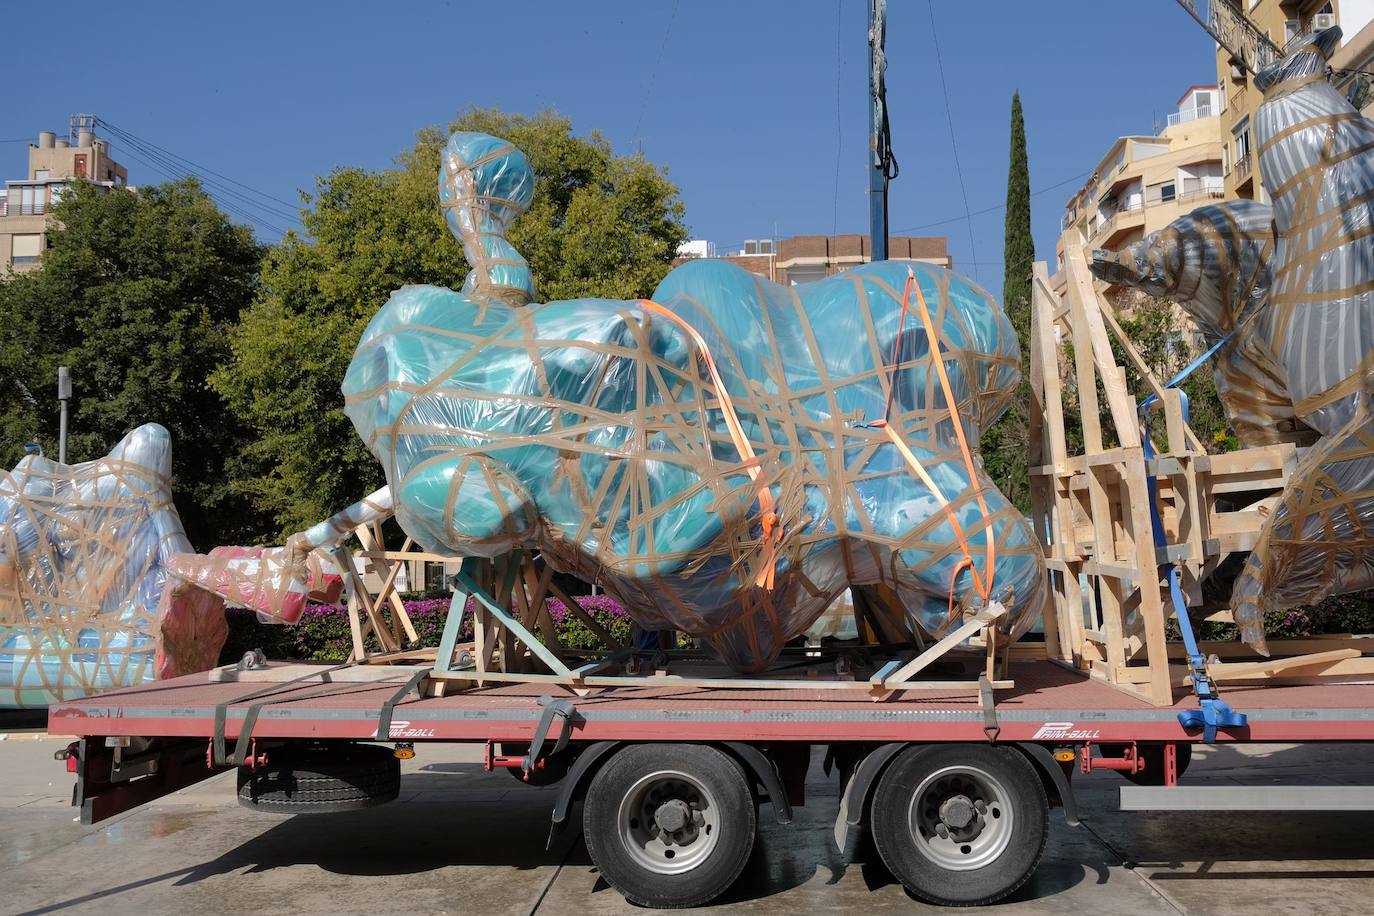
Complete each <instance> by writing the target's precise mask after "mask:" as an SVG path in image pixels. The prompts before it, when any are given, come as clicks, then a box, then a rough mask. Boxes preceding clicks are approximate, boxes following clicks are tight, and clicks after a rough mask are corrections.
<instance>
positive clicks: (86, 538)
mask: <svg viewBox="0 0 1374 916" xmlns="http://www.w3.org/2000/svg"><path fill="white" fill-rule="evenodd" d="M171 472H172V443H171V437H170V435H169V434H168V433H167V430H165V429H164V428H162V427H161V426H158V425H157V424H155V423H150V424H147V425H145V426H140V427H139V428H138V429H135V430H134V431H133V432H131V433H129V434H128V435H127V436H125V437H124V438H123V439H122V440H120V442H119V444H118V445H116V446H115V448H114V449H113V450H112V451H111V452H110V454H109V455H107V456H106V457H104V458H101V459H98V460H96V461H89V462H86V463H83V464H75V465H64V464H59V463H58V462H55V461H51V460H49V459H47V458H43V457H41V456H38V455H29V456H26V457H25V458H24V459H23V460H22V461H20V462H19V464H18V466H17V467H15V469H14V470H13V471H12V472H10V473H9V474H7V475H3V476H0V707H3V706H13V707H20V708H24V707H42V706H45V705H47V704H48V703H50V702H53V701H56V700H63V699H71V698H73V697H80V696H83V695H85V694H88V693H93V692H97V691H100V690H108V689H112V688H115V687H127V686H130V685H133V684H137V683H141V682H143V681H150V680H153V679H155V678H168V677H175V676H177V675H180V674H188V673H190V672H193V671H204V670H205V669H207V668H209V667H211V666H213V665H214V664H215V663H216V662H217V660H218V659H219V653H220V648H221V647H222V646H223V645H224V640H225V638H226V637H227V635H228V627H227V625H226V623H225V619H224V605H225V600H226V599H228V600H229V601H230V602H231V603H234V604H239V605H242V606H245V607H250V608H254V609H256V610H258V611H259V613H260V614H262V615H264V616H265V617H267V618H269V619H274V620H279V621H282V622H292V621H294V620H295V619H296V617H298V616H299V615H300V611H301V610H302V609H303V608H304V605H305V601H306V599H307V598H314V599H316V600H326V601H328V600H333V599H334V598H336V597H337V596H338V594H339V590H340V588H341V587H342V580H341V579H340V577H338V576H326V575H325V574H324V572H323V570H322V569H321V568H320V564H319V561H318V559H315V558H314V557H313V556H310V555H309V553H308V547H307V548H305V549H304V550H302V549H300V548H299V547H294V546H292V547H288V548H239V547H217V548H215V549H214V550H213V551H211V552H210V554H209V556H202V555H199V554H196V553H194V552H193V551H192V548H191V544H190V542H189V541H187V539H186V533H185V531H184V529H183V528H182V525H181V519H180V518H179V517H178V516H177V512H176V508H175V507H174V506H173V505H172V494H171V488H170V487H171V483H170V481H171Z"/></svg>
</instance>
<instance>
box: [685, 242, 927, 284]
mask: <svg viewBox="0 0 1374 916" xmlns="http://www.w3.org/2000/svg"><path fill="white" fill-rule="evenodd" d="M887 256H888V257H889V258H891V259H893V260H908V261H924V262H925V263H927V264H935V265H936V266H939V267H953V266H954V261H953V259H952V258H950V256H949V242H948V240H946V239H945V238H944V237H943V236H907V235H899V236H893V237H892V238H890V239H888V243H887ZM692 258H720V259H721V260H725V261H730V262H731V263H733V264H738V265H739V266H740V267H743V268H744V269H745V270H747V271H749V272H750V273H755V274H758V275H759V276H763V277H767V278H768V279H770V280H773V281H774V282H776V283H781V284H783V285H795V284H797V283H806V282H809V281H811V280H821V279H824V278H826V277H828V276H830V275H831V274H837V273H840V272H841V271H844V270H848V269H849V268H851V267H855V266H857V265H859V264H867V263H868V262H869V261H871V260H873V249H872V246H871V245H870V243H869V240H868V236H866V235H794V236H792V237H791V238H786V239H781V240H778V241H776V242H775V241H774V240H773V239H750V240H749V241H747V242H745V243H744V245H743V247H742V248H740V249H738V250H736V251H730V252H727V253H724V254H721V253H717V251H716V248H715V246H714V245H712V244H711V243H710V242H707V241H705V240H701V239H694V240H692V241H690V242H686V243H684V244H683V245H682V247H681V248H679V249H678V257H677V260H675V261H674V262H673V265H674V266H677V265H678V264H681V263H682V262H683V261H687V260H691V259H692Z"/></svg>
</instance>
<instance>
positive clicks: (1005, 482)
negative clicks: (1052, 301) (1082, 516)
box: [982, 92, 1035, 512]
mask: <svg viewBox="0 0 1374 916" xmlns="http://www.w3.org/2000/svg"><path fill="white" fill-rule="evenodd" d="M1002 256H1003V258H1004V259H1005V264H1006V273H1005V275H1004V278H1003V281H1002V307H1003V309H1005V311H1006V313H1007V317H1008V318H1009V319H1011V325H1012V327H1013V328H1015V329H1016V337H1017V339H1018V340H1019V341H1020V344H1021V385H1020V387H1019V388H1018V389H1017V394H1016V397H1015V398H1014V399H1013V400H1012V403H1011V405H1010V406H1009V407H1008V408H1007V412H1006V413H1005V414H1003V415H1002V417H1001V419H999V420H998V421H997V422H996V423H994V424H993V425H992V426H991V427H990V428H989V429H987V430H986V431H984V433H983V436H982V450H983V466H984V467H985V468H986V469H987V472H988V476H989V477H991V478H992V481H993V482H994V483H995V484H997V486H998V487H1000V488H1001V489H1002V491H1003V492H1004V493H1005V494H1006V496H1007V498H1008V499H1010V500H1011V501H1012V502H1013V503H1015V504H1016V507H1017V508H1018V509H1020V510H1021V511H1022V512H1025V511H1027V510H1028V509H1029V508H1030V477H1029V475H1028V473H1027V471H1026V459H1027V455H1029V454H1030V452H1029V439H1028V431H1029V429H1028V427H1029V423H1030V406H1029V405H1030V396H1031V395H1030V383H1029V382H1028V381H1027V379H1028V377H1029V375H1030V302H1031V270H1032V263H1033V262H1034V261H1035V241H1034V240H1033V239H1032V238H1031V223H1030V169H1029V167H1028V166H1027V164H1026V126H1025V122H1024V121H1023V120H1022V116H1021V93H1020V92H1017V93H1015V94H1013V95H1012V97H1011V163H1010V165H1009V166H1008V168H1007V214H1006V239H1005V245H1004V247H1003V252H1002Z"/></svg>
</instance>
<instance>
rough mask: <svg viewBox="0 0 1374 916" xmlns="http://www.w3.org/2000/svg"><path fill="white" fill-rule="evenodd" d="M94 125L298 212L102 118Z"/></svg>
mask: <svg viewBox="0 0 1374 916" xmlns="http://www.w3.org/2000/svg"><path fill="white" fill-rule="evenodd" d="M96 123H97V124H99V125H101V126H103V127H106V128H108V129H110V130H112V131H117V132H119V133H121V134H124V135H125V136H127V137H132V138H133V139H134V140H137V141H138V142H139V143H142V144H144V145H145V146H149V147H151V148H152V149H154V150H157V151H158V152H160V153H163V154H165V155H167V156H170V157H172V158H173V159H177V160H180V161H181V162H184V163H186V164H187V165H189V166H191V167H192V168H194V169H196V170H197V171H201V172H205V173H206V174H209V175H214V176H215V177H216V178H223V179H224V180H225V181H227V182H230V183H231V184H235V185H238V186H239V187H241V188H243V189H244V190H245V191H252V192H253V193H254V194H256V195H258V196H259V197H261V198H263V199H265V200H268V201H272V202H274V203H278V204H281V205H282V206H284V207H286V208H287V210H289V211H292V212H295V211H297V210H298V208H299V206H300V205H299V202H297V203H291V202H290V201H286V200H282V199H281V198H280V197H273V196H272V195H271V194H268V193H266V192H264V191H259V190H258V189H257V188H254V187H251V186H249V185H246V184H244V183H243V182H241V181H235V180H234V179H233V178H230V177H229V176H228V175H221V174H220V173H219V172H216V171H214V170H213V169H209V168H206V167H205V166H203V165H198V164H196V163H194V162H192V161H191V160H190V159H187V158H186V157H184V156H178V155H177V154H176V153H173V152H171V151H170V150H166V149H163V148H162V147H160V146H158V145H157V144H155V143H153V142H151V141H149V140H144V139H143V138H142V137H139V136H138V135H137V134H134V133H131V132H130V131H127V130H125V129H124V128H122V127H119V126H118V125H115V124H111V123H110V122H109V121H106V120H105V119H104V118H96Z"/></svg>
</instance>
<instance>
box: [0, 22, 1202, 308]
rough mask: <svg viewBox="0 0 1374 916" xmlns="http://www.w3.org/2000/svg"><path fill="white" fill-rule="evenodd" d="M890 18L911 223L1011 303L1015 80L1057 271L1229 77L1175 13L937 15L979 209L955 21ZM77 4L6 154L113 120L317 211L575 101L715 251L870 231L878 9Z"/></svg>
mask: <svg viewBox="0 0 1374 916" xmlns="http://www.w3.org/2000/svg"><path fill="white" fill-rule="evenodd" d="M890 5H891V11H890V17H889V33H888V56H889V69H888V87H889V102H890V107H891V113H892V114H891V118H892V135H893V146H894V148H895V151H896V154H897V157H898V159H899V161H900V163H901V167H902V173H901V177H900V178H898V180H897V181H896V182H894V183H893V186H892V198H891V220H892V227H893V229H894V230H907V229H911V230H912V232H913V234H943V235H946V236H948V238H949V242H950V248H951V251H952V253H953V255H954V258H955V264H956V269H959V270H961V271H962V272H964V273H967V274H969V275H970V276H973V275H974V274H976V275H977V277H978V279H979V280H980V281H981V282H982V284H983V285H984V286H985V287H987V288H988V289H989V290H991V291H992V292H994V293H996V292H998V291H999V290H1000V288H1001V282H1002V261H1001V258H1002V213H1001V211H1000V209H999V210H995V211H993V212H990V213H986V214H983V215H976V216H974V217H973V218H972V220H971V223H972V239H970V227H969V224H968V223H967V222H965V221H964V220H963V219H960V218H959V217H961V215H962V214H964V213H965V212H967V211H970V210H971V211H980V210H984V209H986V208H989V207H1000V205H1001V204H1002V203H1003V201H1004V199H1005V194H1006V174H1007V144H1008V121H1009V110H1010V101H1011V94H1012V91H1013V90H1016V89H1019V90H1020V91H1021V97H1022V102H1023V105H1024V106H1025V113H1026V132H1027V137H1028V143H1029V154H1030V173H1031V188H1032V191H1035V192H1038V191H1041V190H1042V189H1045V188H1047V187H1049V186H1052V185H1057V184H1060V183H1061V182H1067V183H1064V184H1062V185H1060V186H1059V187H1055V188H1054V189H1053V190H1048V191H1045V192H1044V193H1037V194H1036V196H1035V197H1034V198H1033V199H1032V212H1033V215H1034V230H1035V240H1036V252H1037V256H1038V257H1041V258H1044V259H1046V260H1052V258H1053V254H1054V239H1055V237H1056V235H1057V233H1058V219H1059V216H1060V214H1061V213H1062V212H1063V209H1062V208H1063V203H1064V201H1065V200H1066V199H1067V197H1068V196H1069V194H1070V193H1071V192H1072V191H1073V190H1074V188H1075V187H1077V185H1078V184H1080V183H1081V181H1082V177H1079V176H1084V173H1086V172H1088V171H1089V170H1090V169H1091V168H1092V167H1093V166H1094V165H1095V164H1096V162H1097V160H1098V159H1099V158H1100V157H1101V156H1102V155H1103V153H1105V152H1106V149H1107V147H1108V145H1109V144H1110V143H1111V142H1112V140H1113V139H1114V138H1115V137H1117V136H1119V135H1121V134H1129V133H1144V132H1148V131H1149V130H1150V129H1151V126H1152V122H1153V120H1154V118H1155V117H1158V118H1159V119H1160V120H1161V121H1162V120H1163V118H1164V116H1165V115H1166V114H1167V113H1168V112H1169V111H1171V110H1173V106H1174V104H1175V101H1176V100H1177V98H1178V96H1179V95H1180V94H1181V93H1182V92H1183V90H1184V89H1185V88H1186V87H1187V86H1188V85H1189V84H1191V83H1210V82H1212V81H1213V80H1214V77H1215V71H1214V65H1213V56H1212V55H1213V51H1212V48H1213V45H1212V43H1211V41H1210V39H1209V38H1208V37H1207V36H1206V34H1205V33H1203V32H1202V30H1201V29H1200V28H1198V26H1197V25H1196V24H1195V23H1194V22H1193V21H1192V20H1191V19H1190V18H1189V17H1188V16H1187V14H1186V13H1184V12H1183V10H1181V9H1180V8H1179V7H1178V5H1177V4H1176V3H1174V2H1171V0H1136V2H1122V0H1108V2H1101V0H1061V2H1055V3H1026V2H1020V0H998V2H986V0H985V2H979V0H933V8H934V18H935V27H936V34H938V37H939V49H940V55H941V57H942V59H943V65H944V74H945V78H946V80H947V81H948V87H949V104H950V109H951V115H952V118H953V125H954V130H955V135H956V137H957V140H958V152H959V162H960V164H961V165H962V171H963V180H964V187H965V190H966V194H967V207H966V206H965V203H964V200H965V197H964V194H963V193H961V190H960V186H959V180H958V176H957V174H956V169H955V158H954V155H953V151H952V148H951V143H950V132H949V122H948V121H947V120H946V111H945V102H944V95H943V94H942V91H941V82H940V70H939V68H938V67H937V63H936V57H935V47H936V46H935V43H934V41H933V39H932V28H931V11H930V7H929V6H928V5H927V2H926V0H891V4H890ZM62 9H63V13H64V16H65V17H66V18H67V19H68V20H69V21H71V22H82V23H87V24H88V25H87V26H82V27H80V28H79V29H78V32H79V34H78V35H73V36H68V37H63V32H62V30H61V29H58V30H57V31H53V30H52V29H42V30H40V31H42V32H43V34H44V39H43V40H41V41H27V40H17V41H12V42H9V43H8V45H7V47H6V52H5V54H4V55H0V73H3V75H4V77H5V78H4V80H3V85H5V86H8V87H11V92H9V93H7V95H6V98H5V100H4V105H3V114H0V119H3V124H0V139H12V138H21V137H25V138H26V137H29V136H36V134H37V133H38V131H39V130H40V129H54V130H57V131H58V132H59V134H62V133H65V131H66V125H67V117H68V115H69V114H71V113H73V112H78V111H89V112H94V113H96V114H98V115H99V116H100V117H102V118H104V119H105V120H107V121H110V122H111V123H113V124H115V125H118V126H119V127H122V128H124V129H126V130H128V131H130V132H132V133H134V134H136V135H138V136H140V137H142V138H144V139H146V140H149V141H152V142H153V143H155V144H157V145H159V146H161V147H164V148H165V149H168V150H170V151H172V152H174V153H177V154H179V155H181V156H183V157H186V158H187V159H190V160H193V161H194V162H196V163H198V164H200V165H202V166H206V167H208V168H210V169H213V170H214V171H216V172H220V173H222V174H223V175H226V176H229V177H231V178H233V179H235V180H237V181H240V182H243V183H244V184H246V185H249V186H252V187H253V188H257V189H261V190H262V191H265V192H267V193H269V194H272V195H274V196H276V197H279V198H284V199H287V200H295V193H294V191H295V189H297V188H309V187H311V186H312V184H313V180H314V176H317V175H321V174H325V173H327V172H329V171H330V170H331V169H332V168H334V167H335V166H338V165H362V166H367V167H372V168H380V167H383V166H386V165H387V164H388V163H389V162H390V161H391V159H392V157H393V156H395V155H396V154H397V153H398V152H400V151H401V150H403V149H405V148H406V147H407V146H408V145H409V144H410V143H411V141H412V138H413V135H414V132H415V131H416V130H417V129H418V128H420V127H422V126H425V125H429V124H438V123H446V122H447V121H448V119H449V118H450V117H451V116H452V115H453V114H454V113H455V112H457V111H460V110H462V109H465V108H467V107H468V106H472V105H478V106H497V107H500V108H503V109H506V110H509V111H517V112H534V111H537V110H540V109H543V108H556V109H558V110H559V111H561V112H563V113H564V114H566V115H568V116H569V117H571V118H572V120H573V124H574V126H575V128H576V130H577V131H578V132H588V131H591V130H592V129H598V130H600V131H601V132H602V133H603V134H605V135H606V136H607V137H608V138H609V139H610V141H611V142H612V143H613V144H614V146H615V148H616V149H617V150H618V151H620V152H633V151H634V150H636V149H639V148H642V149H643V152H644V153H645V155H647V156H648V157H649V158H650V159H651V160H653V161H655V162H658V163H661V164H663V165H666V166H667V167H668V169H669V173H670V176H671V178H672V179H673V180H674V181H675V182H676V183H677V184H678V186H679V187H680V188H681V189H682V198H683V200H684V202H685V203H686V206H687V220H688V222H689V224H690V226H691V230H692V234H693V236H694V237H698V238H708V239H711V240H713V241H715V242H717V243H718V244H720V245H722V246H727V245H733V244H738V243H739V242H741V241H742V240H743V239H746V238H756V237H768V236H771V235H773V234H774V233H775V231H776V233H777V234H778V235H780V236H788V235H793V234H807V233H829V232H831V231H839V232H866V231H867V200H866V180H867V178H866V173H865V170H864V163H865V149H866V143H867V115H866V108H865V92H866V69H865V68H866V65H867V44H866V41H867V37H866V25H865V17H866V10H867V0H805V2H784V0H731V2H721V0H696V2H692V0H681V2H677V3H675V2H673V0H598V2H566V0H564V2H553V0H542V2H517V0H507V2H502V3H488V2H483V3H475V2H472V3H469V2H460V0H450V2H446V3H438V2H436V3H411V2H391V3H387V4H380V3H361V2H352V0H339V2H334V3H329V4H325V3H319V4H310V3H286V2H281V0H274V2H259V0H239V2H236V3H232V4H205V5H202V4H191V5H188V4H185V3H182V2H161V0H156V2H155V0H138V2H134V3H129V4H124V5H123V6H118V7H113V8H112V7H110V6H109V5H108V4H105V3H102V4H95V3H87V2H85V0H69V2H67V3H66V4H64V5H63V7H62ZM112 11H115V12H114V13H113V15H112ZM21 31H23V30H21ZM15 34H16V36H17V35H18V34H19V33H15ZM16 89H17V90H18V91H14V90H16ZM24 149H25V147H24V145H23V144H22V143H6V144H0V174H2V175H3V177H19V176H20V175H21V173H22V170H23V167H24ZM112 152H113V154H114V155H115V157H116V158H117V159H119V160H120V161H123V162H125V164H126V165H128V167H129V177H130V181H131V182H132V183H135V184H146V183H153V182H156V181H159V180H162V176H160V175H159V174H158V173H157V172H155V171H153V170H152V169H150V168H149V167H148V166H147V165H145V164H143V163H141V162H139V161H137V160H136V159H134V157H133V156H131V155H129V152H128V150H127V148H125V147H123V146H122V145H121V144H120V143H119V142H118V141H115V142H114V143H113V144H112ZM837 156H838V194H837V185H836V169H837ZM1084 177H1085V176H1084ZM1074 178H1077V180H1075V181H1068V180H1069V179H1074ZM280 222H282V221H280V220H279V221H278V223H280ZM932 224H935V225H932ZM913 227H916V228H913ZM259 234H260V236H262V237H263V238H268V239H270V238H273V237H274V235H275V234H274V233H273V232H271V231H270V230H267V229H262V228H260V229H259Z"/></svg>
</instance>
